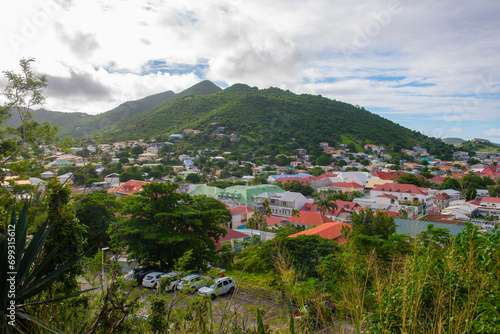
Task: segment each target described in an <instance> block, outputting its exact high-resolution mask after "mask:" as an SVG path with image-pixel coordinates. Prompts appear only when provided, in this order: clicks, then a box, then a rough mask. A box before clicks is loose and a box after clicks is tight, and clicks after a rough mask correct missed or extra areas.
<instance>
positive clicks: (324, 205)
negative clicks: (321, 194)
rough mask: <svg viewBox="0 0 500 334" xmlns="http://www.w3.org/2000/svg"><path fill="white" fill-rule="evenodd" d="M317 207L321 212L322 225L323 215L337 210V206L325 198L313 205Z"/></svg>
mask: <svg viewBox="0 0 500 334" xmlns="http://www.w3.org/2000/svg"><path fill="white" fill-rule="evenodd" d="M313 204H314V205H316V206H317V207H318V209H319V210H320V212H321V217H322V218H323V224H324V223H325V214H326V212H327V211H329V210H331V211H335V210H336V209H337V208H338V205H337V204H336V203H335V202H332V201H330V200H329V199H326V198H320V199H318V200H317V201H315V202H314V203H313Z"/></svg>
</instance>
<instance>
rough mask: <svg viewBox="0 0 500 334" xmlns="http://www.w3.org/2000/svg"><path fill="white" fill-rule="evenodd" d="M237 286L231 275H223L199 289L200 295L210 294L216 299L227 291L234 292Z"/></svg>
mask: <svg viewBox="0 0 500 334" xmlns="http://www.w3.org/2000/svg"><path fill="white" fill-rule="evenodd" d="M235 288H236V284H235V282H234V280H233V279H232V278H231V277H221V278H218V279H216V280H215V282H214V283H213V284H212V285H210V286H204V287H202V288H200V289H199V290H198V295H200V296H210V298H212V299H214V298H216V297H217V296H220V295H224V294H226V293H228V294H233V293H234V290H235Z"/></svg>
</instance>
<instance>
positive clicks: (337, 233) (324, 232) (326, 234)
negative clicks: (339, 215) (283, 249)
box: [289, 222, 351, 243]
mask: <svg viewBox="0 0 500 334" xmlns="http://www.w3.org/2000/svg"><path fill="white" fill-rule="evenodd" d="M343 226H347V227H349V228H350V227H351V225H350V224H347V223H340V222H331V223H325V224H321V225H318V226H315V227H313V228H311V229H308V230H305V231H302V232H299V233H295V234H292V235H290V236H289V237H290V238H295V237H297V236H299V235H319V236H320V237H322V238H325V239H333V240H334V241H336V242H338V243H344V242H345V241H346V240H345V239H344V238H342V233H341V230H342V227H343Z"/></svg>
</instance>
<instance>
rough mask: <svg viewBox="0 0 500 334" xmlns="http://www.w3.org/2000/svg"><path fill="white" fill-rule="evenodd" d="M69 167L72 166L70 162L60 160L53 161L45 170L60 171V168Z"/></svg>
mask: <svg viewBox="0 0 500 334" xmlns="http://www.w3.org/2000/svg"><path fill="white" fill-rule="evenodd" d="M71 166H73V163H72V162H71V161H68V160H62V159H60V160H56V161H53V162H51V163H49V164H47V165H45V168H48V169H60V168H64V167H71Z"/></svg>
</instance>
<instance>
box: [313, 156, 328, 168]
mask: <svg viewBox="0 0 500 334" xmlns="http://www.w3.org/2000/svg"><path fill="white" fill-rule="evenodd" d="M331 163H332V159H331V158H330V157H329V156H327V155H322V156H320V157H319V158H318V159H316V162H315V164H316V165H318V166H329V165H330V164H331Z"/></svg>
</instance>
